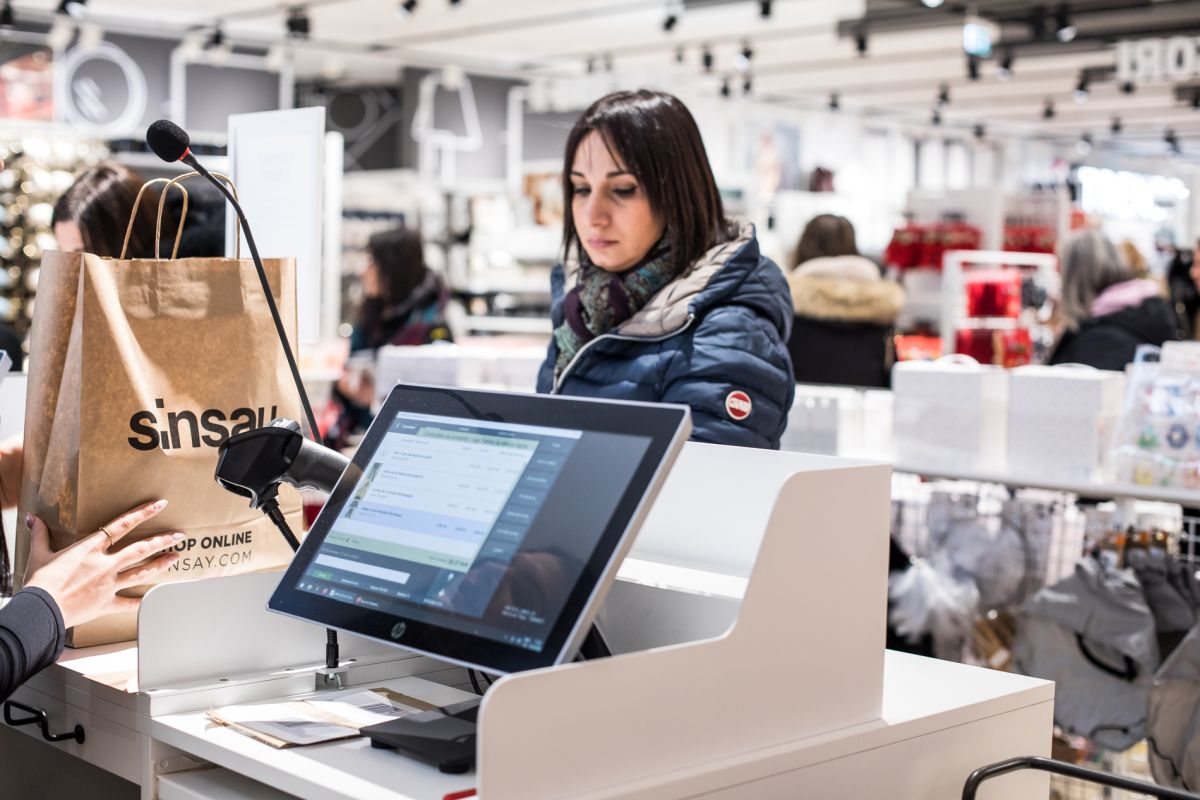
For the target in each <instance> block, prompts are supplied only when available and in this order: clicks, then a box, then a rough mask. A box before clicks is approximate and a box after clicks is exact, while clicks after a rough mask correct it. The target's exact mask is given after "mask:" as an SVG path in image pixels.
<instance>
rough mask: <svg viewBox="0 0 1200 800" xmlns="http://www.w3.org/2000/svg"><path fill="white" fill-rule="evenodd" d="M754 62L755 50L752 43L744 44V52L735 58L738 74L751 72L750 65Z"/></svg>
mask: <svg viewBox="0 0 1200 800" xmlns="http://www.w3.org/2000/svg"><path fill="white" fill-rule="evenodd" d="M753 60H754V50H753V49H751V47H750V43H749V42H745V43H743V44H742V50H741V52H739V53H738V54H737V55H736V56H734V58H733V65H734V66H735V67H736V68H737V71H738V72H749V71H750V64H751V62H752V61H753Z"/></svg>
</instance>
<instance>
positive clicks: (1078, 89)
mask: <svg viewBox="0 0 1200 800" xmlns="http://www.w3.org/2000/svg"><path fill="white" fill-rule="evenodd" d="M1090 83H1091V81H1090V79H1089V78H1088V75H1087V73H1086V72H1081V73H1079V83H1077V84H1075V95H1074V96H1075V102H1076V103H1086V102H1087V99H1088V95H1090V94H1091V90H1090V88H1089V84H1090Z"/></svg>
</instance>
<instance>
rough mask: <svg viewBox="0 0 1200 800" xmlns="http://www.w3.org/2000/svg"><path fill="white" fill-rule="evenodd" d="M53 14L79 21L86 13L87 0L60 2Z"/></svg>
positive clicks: (64, 0)
mask: <svg viewBox="0 0 1200 800" xmlns="http://www.w3.org/2000/svg"><path fill="white" fill-rule="evenodd" d="M55 13H58V14H68V15H70V16H72V17H74V18H75V19H79V18H80V17H82V16H83V15H84V14H86V13H87V0H61V2H59V4H58V10H57V11H56V12H55Z"/></svg>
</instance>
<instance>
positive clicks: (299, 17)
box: [286, 6, 312, 39]
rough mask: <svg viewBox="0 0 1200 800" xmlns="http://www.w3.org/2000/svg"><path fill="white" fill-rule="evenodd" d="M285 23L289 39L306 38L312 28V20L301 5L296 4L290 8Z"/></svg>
mask: <svg viewBox="0 0 1200 800" xmlns="http://www.w3.org/2000/svg"><path fill="white" fill-rule="evenodd" d="M286 25H287V35H288V38H289V39H307V38H308V35H309V33H310V32H311V30H312V22H311V20H309V18H308V14H307V13H306V12H305V10H304V8H303V7H301V6H297V7H295V8H293V9H292V10H291V12H290V13H289V14H288V18H287V23H286Z"/></svg>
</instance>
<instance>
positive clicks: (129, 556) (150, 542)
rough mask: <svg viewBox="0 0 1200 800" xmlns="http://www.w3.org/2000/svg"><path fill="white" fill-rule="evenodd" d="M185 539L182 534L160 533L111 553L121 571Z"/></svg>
mask: <svg viewBox="0 0 1200 800" xmlns="http://www.w3.org/2000/svg"><path fill="white" fill-rule="evenodd" d="M186 538H187V537H186V536H185V535H184V534H182V533H160V534H159V535H157V536H149V537H147V538H145V539H142V540H141V541H140V542H137V543H135V544H131V545H129V547H125V548H122V549H121V550H118V551H117V552H115V553H113V556H114V557H115V558H116V559H117V564H118V565H119V566H120V568H121V569H125V568H126V567H131V566H133V565H134V564H136V563H138V562H139V561H144V560H146V559H147V558H150V556H153V555H155V554H156V553H161V552H163V551H164V550H167V549H168V548H171V547H174V546H175V545H177V544H179V543H180V542H182V541H183V540H184V539H186Z"/></svg>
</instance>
